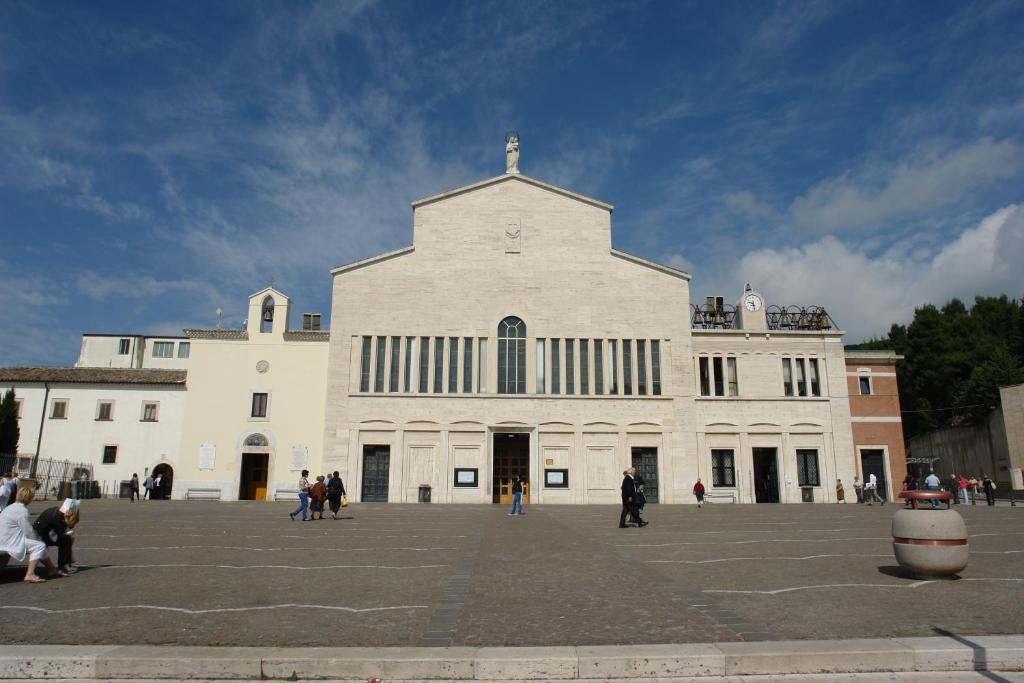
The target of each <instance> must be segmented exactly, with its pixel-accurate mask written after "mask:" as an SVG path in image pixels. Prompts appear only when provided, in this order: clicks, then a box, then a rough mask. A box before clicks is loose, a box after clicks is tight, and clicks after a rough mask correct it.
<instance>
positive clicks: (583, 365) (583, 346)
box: [580, 339, 590, 396]
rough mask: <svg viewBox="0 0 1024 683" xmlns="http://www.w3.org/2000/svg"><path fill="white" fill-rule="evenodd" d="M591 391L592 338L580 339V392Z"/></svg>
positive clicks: (587, 392) (584, 393)
mask: <svg viewBox="0 0 1024 683" xmlns="http://www.w3.org/2000/svg"><path fill="white" fill-rule="evenodd" d="M589 393H590V340H589V339H580V394H582V395H584V396H585V395H587V394H589Z"/></svg>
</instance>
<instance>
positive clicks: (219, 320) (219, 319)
mask: <svg viewBox="0 0 1024 683" xmlns="http://www.w3.org/2000/svg"><path fill="white" fill-rule="evenodd" d="M223 322H224V309H223V308H218V309H217V329H218V330H219V329H220V328H221V326H222V324H223Z"/></svg>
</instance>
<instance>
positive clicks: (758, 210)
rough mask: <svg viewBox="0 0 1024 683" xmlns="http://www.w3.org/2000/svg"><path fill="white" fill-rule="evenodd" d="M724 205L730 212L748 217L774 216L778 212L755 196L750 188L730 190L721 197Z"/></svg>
mask: <svg viewBox="0 0 1024 683" xmlns="http://www.w3.org/2000/svg"><path fill="white" fill-rule="evenodd" d="M723 202H724V204H725V207H726V208H727V209H728V210H729V211H730V212H732V213H735V214H739V215H741V216H746V217H748V218H755V219H756V218H776V217H777V216H778V212H777V211H776V210H775V209H774V208H773V207H772V206H771V205H770V204H768V203H767V202H764V201H762V200H760V199H758V198H757V195H755V194H754V193H753V192H751V191H750V190H741V191H739V192H730V193H729V194H727V195H725V198H724V199H723Z"/></svg>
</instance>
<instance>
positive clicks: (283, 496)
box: [274, 489, 299, 500]
mask: <svg viewBox="0 0 1024 683" xmlns="http://www.w3.org/2000/svg"><path fill="white" fill-rule="evenodd" d="M298 499H299V490H298V489H277V490H276V491H274V500H298Z"/></svg>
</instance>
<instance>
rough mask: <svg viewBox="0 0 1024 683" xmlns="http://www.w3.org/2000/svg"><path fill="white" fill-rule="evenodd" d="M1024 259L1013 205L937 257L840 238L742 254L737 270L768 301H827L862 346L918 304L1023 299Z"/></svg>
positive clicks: (1023, 234)
mask: <svg viewBox="0 0 1024 683" xmlns="http://www.w3.org/2000/svg"><path fill="white" fill-rule="evenodd" d="M1021 263H1024V206H1022V205H1018V204H1014V205H1010V206H1007V207H1005V208H1002V209H1000V210H998V211H996V212H994V213H992V214H991V215H989V216H987V217H986V218H984V219H983V220H982V221H981V222H980V223H978V224H977V225H976V226H973V227H970V228H967V229H966V230H964V231H963V233H962V234H961V235H960V236H959V237H958V238H957V239H955V240H953V241H952V242H950V243H948V244H946V245H945V246H943V247H942V248H940V249H939V250H938V251H937V252H933V253H932V254H931V255H930V256H928V257H924V258H917V259H909V260H908V257H907V254H906V253H905V252H902V250H901V252H900V253H892V252H887V253H884V254H882V255H880V256H877V257H872V256H869V255H868V254H867V253H865V252H864V251H862V250H860V249H856V248H851V247H849V246H847V245H845V244H844V243H843V242H841V241H840V240H838V239H837V238H835V237H833V236H827V237H824V238H822V239H820V240H819V241H817V242H813V243H811V244H807V245H804V246H801V247H793V248H787V249H762V250H758V251H753V252H750V253H748V254H747V255H746V256H744V257H743V258H741V259H740V261H739V265H738V267H737V271H738V272H739V273H741V274H742V277H743V278H744V279H745V280H748V281H750V282H752V283H753V284H754V287H755V288H757V289H759V290H760V291H762V292H764V293H765V295H766V296H767V297H768V298H769V304H780V305H790V304H798V305H810V304H819V305H823V306H825V308H826V309H827V310H828V311H829V313H830V314H831V315H832V316H833V317H834V319H836V321H837V323H838V324H839V325H840V327H842V328H843V329H844V330H846V331H847V332H848V337H847V342H848V343H855V342H858V341H861V340H863V339H866V338H868V337H872V336H880V335H884V334H885V333H886V332H887V331H888V329H889V326H890V325H891V324H892V323H894V322H903V323H906V322H909V321H910V319H911V318H912V317H913V312H914V308H916V307H918V306H921V305H923V304H926V303H934V304H937V305H941V304H943V303H945V302H946V301H948V300H949V299H951V298H953V297H959V298H961V299H964V300H965V301H967V302H970V301H971V300H972V299H973V297H974V296H975V295H998V294H1003V293H1005V294H1007V295H1009V296H1011V297H1020V296H1021V293H1022V292H1021V289H1022V287H1024V285H1022V284H1021V278H1020V271H1019V268H1020V264H1021Z"/></svg>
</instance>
